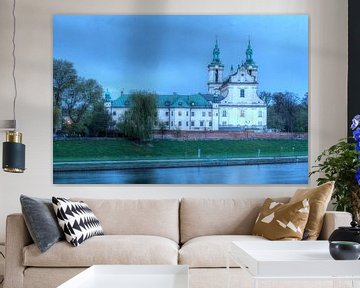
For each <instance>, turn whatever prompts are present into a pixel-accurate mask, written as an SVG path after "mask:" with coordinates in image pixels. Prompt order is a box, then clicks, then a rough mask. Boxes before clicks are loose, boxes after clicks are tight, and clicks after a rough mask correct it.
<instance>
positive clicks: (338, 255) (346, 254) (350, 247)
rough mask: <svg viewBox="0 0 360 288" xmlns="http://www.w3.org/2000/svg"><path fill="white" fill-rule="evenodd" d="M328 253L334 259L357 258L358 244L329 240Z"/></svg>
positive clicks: (359, 253)
mask: <svg viewBox="0 0 360 288" xmlns="http://www.w3.org/2000/svg"><path fill="white" fill-rule="evenodd" d="M329 250H330V255H331V257H333V258H334V259H335V260H358V259H359V257H360V244H359V243H357V242H349V241H331V242H330V245H329Z"/></svg>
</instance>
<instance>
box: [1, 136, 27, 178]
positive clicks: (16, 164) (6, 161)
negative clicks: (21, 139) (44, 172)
mask: <svg viewBox="0 0 360 288" xmlns="http://www.w3.org/2000/svg"><path fill="white" fill-rule="evenodd" d="M2 167H3V169H4V170H5V169H8V170H13V171H14V172H23V171H24V170H25V145H24V144H22V143H16V142H4V143H3V162H2Z"/></svg>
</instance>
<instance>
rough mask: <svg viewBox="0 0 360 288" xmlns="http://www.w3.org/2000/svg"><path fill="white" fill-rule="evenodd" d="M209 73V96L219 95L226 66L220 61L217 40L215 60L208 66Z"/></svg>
mask: <svg viewBox="0 0 360 288" xmlns="http://www.w3.org/2000/svg"><path fill="white" fill-rule="evenodd" d="M208 72H209V80H208V92H209V94H219V88H220V86H221V85H222V83H223V72H224V65H223V64H222V63H221V61H220V49H219V46H218V41H217V39H216V42H215V47H214V49H213V59H212V61H211V63H210V64H209V65H208Z"/></svg>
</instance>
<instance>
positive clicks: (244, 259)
mask: <svg viewBox="0 0 360 288" xmlns="http://www.w3.org/2000/svg"><path fill="white" fill-rule="evenodd" d="M229 258H232V259H233V260H234V261H235V262H236V263H237V264H238V265H239V266H240V267H241V268H243V269H244V270H246V271H247V272H248V273H247V274H248V275H249V276H250V277H251V278H252V284H251V285H253V287H258V285H259V283H260V280H317V281H322V280H332V283H333V285H334V283H339V282H338V281H339V280H342V281H343V280H349V281H348V282H350V283H351V284H350V287H360V261H359V260H341V261H340V260H334V259H333V258H332V257H331V255H330V253H329V243H328V241H264V242H253V241H249V242H247V241H236V242H232V244H231V248H230V253H229ZM228 263H229V260H228ZM228 268H229V264H228ZM356 285H357V286H356ZM347 287H349V286H347Z"/></svg>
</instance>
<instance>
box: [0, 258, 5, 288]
mask: <svg viewBox="0 0 360 288" xmlns="http://www.w3.org/2000/svg"><path fill="white" fill-rule="evenodd" d="M0 255H1V256H2V257H3V258H4V259H5V255H4V254H3V253H2V252H1V251H0ZM0 280H1V281H0V285H1V284H2V283H3V282H4V278H2V279H1V278H0Z"/></svg>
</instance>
